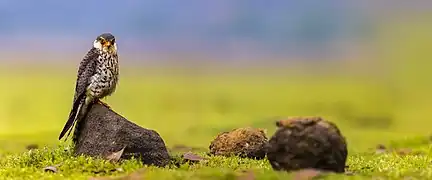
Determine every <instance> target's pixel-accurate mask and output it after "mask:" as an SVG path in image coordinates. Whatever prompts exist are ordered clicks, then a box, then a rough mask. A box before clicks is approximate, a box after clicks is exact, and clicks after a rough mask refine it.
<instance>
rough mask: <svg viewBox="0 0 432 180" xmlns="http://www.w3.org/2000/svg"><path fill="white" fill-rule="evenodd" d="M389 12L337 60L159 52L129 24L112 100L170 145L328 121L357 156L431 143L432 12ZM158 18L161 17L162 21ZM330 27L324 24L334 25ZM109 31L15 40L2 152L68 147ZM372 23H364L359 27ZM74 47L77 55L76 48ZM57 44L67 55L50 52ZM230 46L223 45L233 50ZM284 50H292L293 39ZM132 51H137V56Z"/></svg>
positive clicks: (9, 53)
mask: <svg viewBox="0 0 432 180" xmlns="http://www.w3.org/2000/svg"><path fill="white" fill-rule="evenodd" d="M224 2H225V5H227V4H228V6H227V7H229V5H230V4H229V3H228V2H227V1H224ZM281 3H282V2H281ZM173 4H175V3H173ZM334 4H335V6H336V5H338V3H337V2H334ZM173 6H174V5H173ZM311 6H312V5H311ZM223 7H225V6H223ZM302 7H303V6H302ZM308 7H309V8H310V6H304V9H305V10H304V12H305V14H306V15H308V14H310V12H309V11H307V9H308ZM420 7H421V6H420ZM428 7H432V6H428ZM122 8H123V9H122V12H123V11H127V7H122ZM225 8H226V7H225ZM269 8H270V9H271V7H269ZM222 9H223V8H222ZM279 9H282V10H283V8H279ZM387 9H391V8H387ZM387 9H386V8H382V9H379V10H375V11H366V10H363V11H361V12H367V13H365V14H368V16H369V17H370V19H372V20H373V21H371V22H373V23H372V25H371V27H372V29H373V33H370V34H369V35H368V37H367V38H364V37H363V38H355V39H354V38H352V37H351V36H348V37H345V39H344V38H342V39H341V40H338V41H337V42H335V43H333V44H337V46H335V47H336V48H337V47H344V52H343V53H342V54H343V55H337V56H336V55H334V54H331V55H319V54H318V55H316V56H299V55H292V56H290V55H289V54H288V55H287V54H283V55H280V54H278V55H272V53H271V52H270V53H267V54H266V55H260V56H258V55H257V56H255V54H254V53H257V52H259V51H256V50H255V49H252V48H251V49H248V50H247V51H242V53H243V54H247V56H241V55H239V54H241V53H237V54H236V53H235V52H236V51H235V49H237V48H241V47H242V46H244V44H245V43H246V44H247V43H248V42H251V41H252V40H250V39H253V38H250V39H249V40H248V39H246V40H244V41H240V40H239V39H241V38H238V39H236V40H232V38H228V39H229V40H232V41H233V42H231V43H228V44H230V53H233V52H234V53H233V54H236V55H238V56H234V55H231V56H229V57H227V56H224V52H223V50H224V49H223V48H222V50H221V51H215V54H216V55H215V54H211V53H208V54H205V53H202V50H201V49H196V51H194V48H196V46H197V45H196V46H192V47H190V48H189V49H188V50H187V51H186V50H185V51H178V50H172V51H168V50H167V51H161V52H159V51H157V52H152V53H147V52H150V51H151V49H152V48H148V47H151V44H152V43H153V42H149V43H148V44H150V45H148V46H146V45H141V44H140V45H137V44H133V42H140V41H141V40H142V41H145V38H144V39H139V40H136V39H135V38H134V37H133V35H129V36H127V34H128V31H127V27H125V28H124V29H122V30H117V31H119V32H121V33H118V34H120V35H119V37H118V38H119V39H121V37H122V36H121V35H122V34H123V35H125V37H127V38H129V39H131V40H130V41H126V40H124V41H123V44H121V43H119V47H120V50H119V51H120V52H119V53H120V65H121V72H120V73H121V77H120V82H119V86H118V89H117V91H116V93H115V94H114V95H113V96H111V97H108V99H107V100H106V101H107V102H108V103H109V104H110V105H111V107H112V108H113V109H114V110H115V111H117V112H118V113H120V114H121V115H123V116H125V117H126V118H128V119H129V120H131V121H133V122H135V123H137V124H139V125H141V126H143V127H146V128H150V129H154V130H156V131H158V132H159V134H160V135H161V136H162V137H163V138H164V140H165V142H166V143H167V145H168V146H173V145H176V144H183V145H188V146H198V147H204V148H207V147H208V145H209V142H210V141H211V140H212V139H213V138H214V137H215V136H216V135H217V134H218V133H220V132H222V131H226V130H231V129H233V128H237V127H245V126H252V127H257V128H266V129H267V130H268V131H267V133H268V136H271V135H272V133H273V132H274V130H275V125H274V124H275V121H276V120H277V119H279V118H284V117H287V116H302V115H305V116H310V115H318V116H323V117H324V118H327V119H328V120H330V121H334V122H336V124H337V125H338V126H339V127H340V128H341V130H342V132H343V134H344V135H345V136H346V137H347V139H348V142H349V148H350V150H351V152H357V151H364V150H366V149H368V148H373V147H375V146H376V144H378V143H388V142H390V141H392V140H401V139H406V138H413V137H418V136H428V135H429V134H430V126H431V125H432V119H431V118H429V116H430V114H431V113H430V110H431V108H432V105H431V99H432V95H431V93H430V92H432V86H431V85H432V83H431V81H430V77H431V76H430V75H429V73H430V72H429V71H430V70H429V69H430V68H431V67H432V63H431V61H432V53H431V51H430V50H431V47H432V23H431V22H432V21H431V17H432V16H431V15H432V13H427V12H428V11H424V10H423V11H420V10H416V9H414V10H411V11H406V12H405V11H402V10H400V9H398V8H394V9H396V10H394V9H393V10H392V11H390V10H388V12H387V11H386V10H387ZM425 9H427V8H425ZM430 9H431V8H429V10H430ZM282 10H281V11H282ZM231 11H235V10H231ZM250 11H252V12H253V11H260V10H259V8H258V10H257V9H255V10H254V9H252V10H250ZM373 12H378V13H377V14H373ZM401 12H404V13H401ZM429 12H430V11H429ZM201 13H202V12H201ZM221 14H224V13H221ZM224 15H225V16H226V17H225V16H224V17H225V18H228V19H230V18H231V19H232V18H234V17H235V15H233V14H230V13H226V14H224ZM130 16H136V15H135V14H130ZM142 16H146V15H142ZM147 16H149V17H150V16H152V14H150V13H148V14H147ZM276 16H277V15H269V16H266V17H263V18H262V19H261V20H259V21H264V22H267V20H270V19H271V18H272V17H276ZM153 18H154V19H156V20H157V16H156V15H154V16H153ZM160 22H161V23H166V24H168V23H170V21H162V20H160ZM187 22H190V20H189V21H187ZM319 22H321V21H317V22H316V24H317V25H316V26H313V27H314V28H320V27H326V25H325V24H324V25H320V23H319ZM277 23H280V22H277ZM180 24H181V23H180ZM184 24H186V25H185V26H189V25H190V24H187V23H184ZM312 24H314V23H312ZM84 25H85V24H81V26H84ZM291 25H292V26H298V24H296V23H292V24H291ZM34 26H36V25H34ZM113 26H115V25H113ZM263 26H264V25H263ZM76 27H77V29H78V26H76ZM99 27H101V28H93V29H91V30H92V31H94V32H96V33H94V34H91V35H82V36H80V38H81V39H82V40H74V37H73V33H72V35H71V33H70V34H69V36H67V35H64V36H61V35H55V36H54V35H52V36H50V35H46V34H45V35H40V34H39V35H38V36H36V35H34V36H33V35H32V34H29V33H24V34H26V36H25V38H17V37H20V35H19V33H17V34H14V35H13V37H14V38H9V39H8V41H6V43H9V42H15V46H13V47H17V48H16V49H14V50H11V49H12V48H11V47H10V48H5V49H6V50H3V51H2V53H3V61H1V68H0V75H1V76H0V84H1V88H0V149H2V150H1V151H22V150H25V146H26V145H29V144H39V145H55V144H58V143H59V141H58V140H57V137H58V133H59V132H60V130H61V128H62V127H63V125H64V123H65V121H66V119H67V116H68V114H69V111H70V108H71V105H72V97H73V92H74V87H75V80H76V68H77V66H78V63H79V61H80V60H81V58H82V57H83V55H84V54H85V53H86V51H87V50H88V48H90V45H91V42H92V41H93V38H94V37H96V35H97V34H98V32H102V31H105V30H107V29H109V28H102V27H106V26H99ZM108 27H109V26H108ZM361 27H364V26H359V27H358V28H361ZM142 28H143V29H146V28H145V27H142ZM250 28H254V27H250ZM314 28H312V29H314ZM191 29H193V28H191ZM274 29H276V30H277V27H276V28H274ZM183 30H185V31H186V30H189V29H187V28H186V29H183ZM47 32H48V31H47ZM58 32H61V30H58ZM72 32H74V31H72ZM143 32H144V33H145V31H144V30H143ZM270 32H271V31H270ZM75 33H76V34H79V32H78V31H77V32H75ZM113 33H114V34H115V32H113ZM47 34H48V33H47ZM65 34H66V33H65ZM211 34H212V33H209V35H207V36H211ZM115 35H116V34H115ZM182 35H184V34H180V35H179V34H177V36H179V37H181V36H182ZM93 36H94V37H93ZM173 36H174V35H173ZM191 36H193V33H192V35H191ZM200 36H204V35H202V34H201V35H200ZM238 36H241V35H238ZM11 37H12V36H11ZM29 37H32V38H33V37H34V39H31V38H29ZM59 37H66V38H59ZM234 37H235V36H234ZM263 37H267V36H263ZM134 40H135V41H134ZM161 41H162V40H161ZM172 41H173V42H177V43H178V44H177V45H172V46H174V47H175V46H182V44H183V43H184V44H185V46H187V43H185V42H188V39H187V38H186V39H182V38H180V40H179V39H174V38H173V40H172ZM203 41H204V44H205V40H203ZM323 41H324V42H327V41H330V40H323ZM48 42H49V43H48ZM68 42H71V44H72V45H73V46H76V47H77V48H76V49H74V48H69V46H68V45H67V44H68ZM120 42H121V41H120ZM235 42H237V43H235ZM240 42H241V43H240ZM50 43H51V44H54V45H53V46H57V49H53V50H51V49H50V48H51V46H48V45H47V46H42V44H44V45H46V44H50ZM128 43H129V45H127V44H128ZM254 43H258V44H259V41H257V42H255V41H254ZM261 43H262V42H261ZM308 43H310V42H308ZM308 43H305V44H306V45H304V46H302V50H304V51H305V52H306V53H305V54H308V53H307V52H308V46H309V44H308ZM138 44H139V43H138ZM199 44H200V43H198V45H199ZM207 44H211V43H207ZM251 44H253V43H251ZM263 44H264V43H263ZM39 45H40V46H39ZM122 45H124V46H123V47H124V48H123V49H122ZM225 45H226V44H225ZM225 45H224V44H223V45H221V46H223V47H225V48H227V47H226V46H225ZM294 45H295V43H294ZM3 46H5V47H6V46H7V45H6V44H3ZM275 46H276V45H275ZM277 46H282V47H281V48H282V49H284V48H283V46H284V44H283V43H282V44H279V45H277ZM310 46H311V52H310V54H313V51H316V50H317V48H316V47H315V45H314V44H313V43H312V45H310ZM312 46H313V47H312ZM321 46H323V47H327V46H330V45H328V44H324V45H321ZM321 46H319V47H321ZM44 47H45V48H44ZM62 47H64V48H62ZM128 47H135V48H137V50H136V51H128V50H127V48H128ZM271 47H273V46H270V49H271ZM289 47H293V45H292V44H291V45H289V46H288V45H287V48H285V50H286V49H289ZM345 48H346V49H345ZM209 49H212V48H211V47H210V48H209ZM216 49H217V48H216ZM258 49H259V48H258ZM312 49H313V50H312ZM318 49H320V48H318ZM321 49H323V48H321ZM141 50H142V51H141ZM165 50H166V49H165ZM324 51H325V50H324ZM195 52H196V53H195ZM275 54H276V53H275ZM141 59H146V61H141ZM226 59H229V62H227V61H226ZM233 59H234V60H238V61H234V60H233ZM248 59H253V61H252V60H250V61H248Z"/></svg>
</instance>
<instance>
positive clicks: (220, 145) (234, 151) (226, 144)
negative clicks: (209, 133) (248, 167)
mask: <svg viewBox="0 0 432 180" xmlns="http://www.w3.org/2000/svg"><path fill="white" fill-rule="evenodd" d="M267 141H268V139H267V137H266V134H265V132H264V130H263V129H255V128H251V127H247V128H237V129H234V130H232V131H230V132H223V133H221V134H219V135H218V136H217V137H216V138H215V139H214V140H213V141H212V142H211V144H210V146H209V149H210V154H211V155H219V156H226V157H230V156H239V157H242V158H252V159H263V158H264V157H265V155H266V145H267Z"/></svg>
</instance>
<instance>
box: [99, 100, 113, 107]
mask: <svg viewBox="0 0 432 180" xmlns="http://www.w3.org/2000/svg"><path fill="white" fill-rule="evenodd" d="M97 103H98V104H100V105H102V106H105V107H107V108H108V109H111V106H110V105H108V103H106V102H103V101H101V100H100V99H98V101H97Z"/></svg>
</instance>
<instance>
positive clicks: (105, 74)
mask: <svg viewBox="0 0 432 180" xmlns="http://www.w3.org/2000/svg"><path fill="white" fill-rule="evenodd" d="M77 76H78V77H77V81H76V86H75V95H74V99H73V105H72V110H71V111H70V114H69V119H68V120H67V122H66V124H65V126H64V127H63V130H62V131H61V133H60V136H59V140H60V139H61V138H62V137H63V136H64V135H65V134H66V132H67V131H68V130H69V129H71V128H72V126H73V125H74V124H75V123H76V124H77V126H78V123H77V122H79V121H80V120H81V119H82V118H84V117H85V116H86V114H87V111H88V108H89V106H90V105H91V104H92V103H94V102H97V103H100V104H102V105H105V106H107V107H108V108H110V107H109V106H108V105H107V104H106V103H104V102H102V101H101V100H100V99H102V98H104V97H106V96H109V95H111V94H112V93H113V92H114V91H115V89H116V86H117V82H118V76H119V65H118V55H117V44H116V42H115V37H114V36H113V35H112V34H111V33H104V34H101V35H99V36H98V37H97V38H96V40H95V41H94V42H93V47H92V48H91V49H90V51H88V53H87V54H86V55H85V56H84V59H83V60H82V61H81V63H80V65H79V68H78V75H77ZM76 129H77V127H76ZM71 131H72V129H71V130H70V131H69V133H68V135H67V136H66V139H67V137H68V136H69V134H70V133H71ZM74 139H75V138H74ZM74 141H75V140H74Z"/></svg>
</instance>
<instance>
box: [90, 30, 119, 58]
mask: <svg viewBox="0 0 432 180" xmlns="http://www.w3.org/2000/svg"><path fill="white" fill-rule="evenodd" d="M93 47H95V48H96V49H99V50H102V51H104V52H108V53H111V54H115V53H117V44H116V42H115V37H114V36H113V35H112V34H111V33H103V34H101V35H99V36H98V37H97V38H96V40H95V41H94V42H93Z"/></svg>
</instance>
